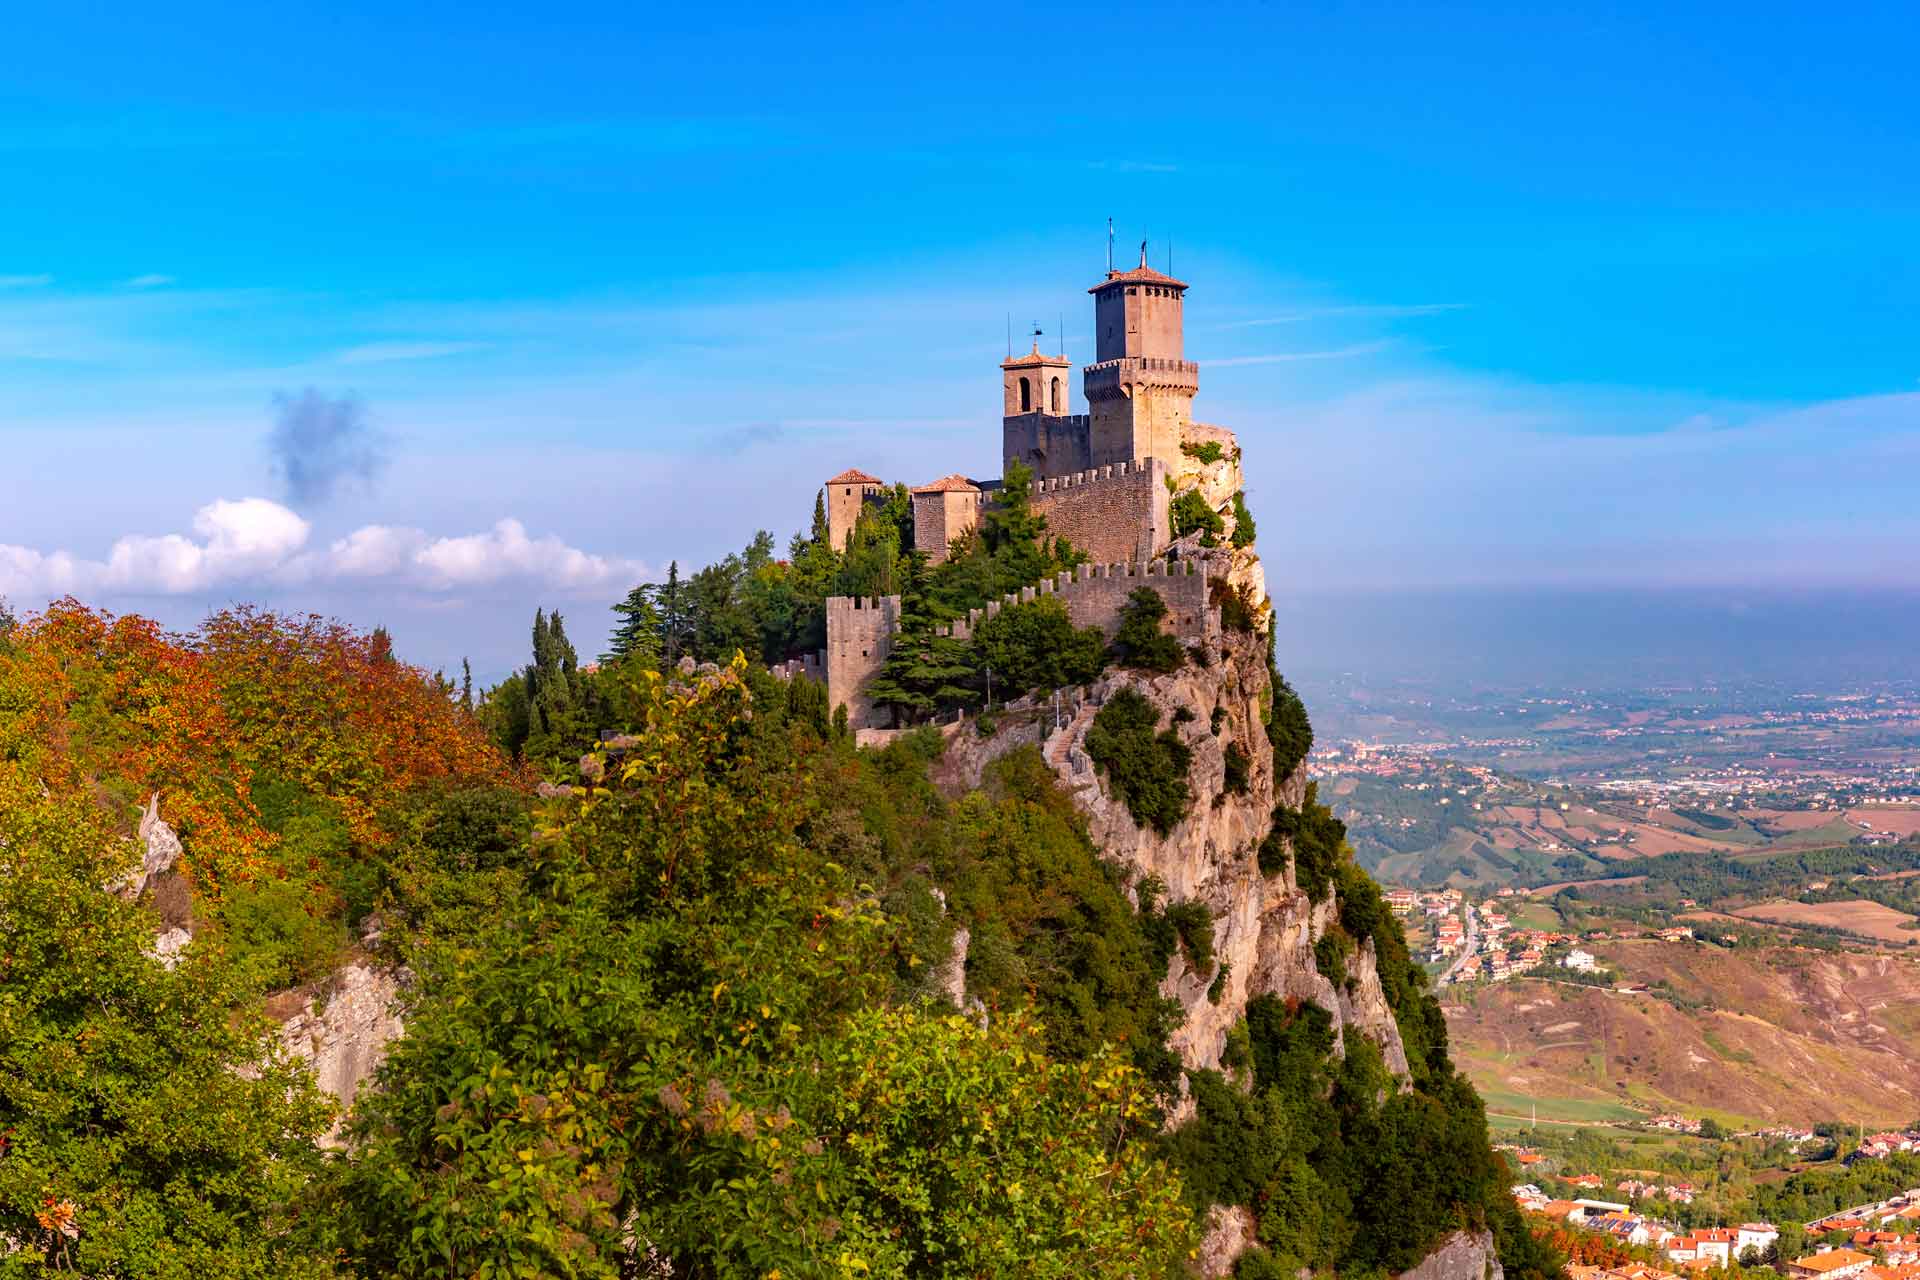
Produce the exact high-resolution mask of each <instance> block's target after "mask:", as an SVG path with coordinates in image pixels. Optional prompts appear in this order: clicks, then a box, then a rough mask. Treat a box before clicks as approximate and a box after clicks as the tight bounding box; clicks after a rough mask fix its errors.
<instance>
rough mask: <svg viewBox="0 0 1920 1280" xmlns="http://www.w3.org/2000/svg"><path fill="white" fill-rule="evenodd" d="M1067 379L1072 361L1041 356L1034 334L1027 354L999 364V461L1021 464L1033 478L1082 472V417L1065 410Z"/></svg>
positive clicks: (1069, 384)
mask: <svg viewBox="0 0 1920 1280" xmlns="http://www.w3.org/2000/svg"><path fill="white" fill-rule="evenodd" d="M1072 378H1073V362H1072V361H1071V360H1068V359H1067V357H1066V356H1065V355H1057V356H1050V355H1046V354H1045V353H1043V352H1042V351H1041V350H1040V334H1039V333H1038V332H1037V331H1036V332H1035V333H1034V335H1033V350H1031V351H1029V352H1027V354H1025V355H1023V356H1009V357H1008V358H1007V359H1005V360H1003V361H1001V363H1000V383H1001V392H1002V396H1001V398H1002V401H1003V408H1002V413H1001V419H1000V423H1001V450H1000V456H1001V460H1002V462H1003V463H1013V462H1023V463H1025V464H1026V465H1027V466H1029V467H1031V468H1033V471H1034V474H1035V475H1038V476H1061V475H1070V474H1072V473H1073V472H1076V471H1084V470H1086V469H1087V467H1088V466H1089V465H1090V463H1089V460H1088V455H1087V417H1086V415H1085V414H1073V413H1069V412H1067V410H1068V409H1069V408H1071V405H1070V403H1069V401H1070V399H1071V397H1072V394H1073V392H1072V388H1073V382H1072Z"/></svg>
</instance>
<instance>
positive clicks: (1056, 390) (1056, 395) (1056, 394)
mask: <svg viewBox="0 0 1920 1280" xmlns="http://www.w3.org/2000/svg"><path fill="white" fill-rule="evenodd" d="M1053 411H1054V412H1055V413H1059V412H1060V379H1058V378H1055V379H1054V380H1053Z"/></svg>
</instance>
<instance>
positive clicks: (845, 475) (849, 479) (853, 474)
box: [827, 467, 886, 484]
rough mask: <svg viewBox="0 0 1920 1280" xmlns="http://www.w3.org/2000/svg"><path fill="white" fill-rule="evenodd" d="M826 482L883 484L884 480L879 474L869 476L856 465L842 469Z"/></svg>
mask: <svg viewBox="0 0 1920 1280" xmlns="http://www.w3.org/2000/svg"><path fill="white" fill-rule="evenodd" d="M827 483H828V484H885V483H886V481H884V480H882V479H881V478H880V477H879V476H870V475H868V474H867V473H866V472H864V471H862V470H860V468H858V467H848V468H847V469H846V470H845V471H842V472H841V473H840V474H839V475H837V476H835V477H834V478H833V479H831V480H829V481H827Z"/></svg>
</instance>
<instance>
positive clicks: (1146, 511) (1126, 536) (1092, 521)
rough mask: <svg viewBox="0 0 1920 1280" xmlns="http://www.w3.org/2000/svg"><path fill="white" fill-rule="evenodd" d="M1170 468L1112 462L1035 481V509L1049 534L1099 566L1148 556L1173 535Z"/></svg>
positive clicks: (1151, 461) (1154, 461)
mask: <svg viewBox="0 0 1920 1280" xmlns="http://www.w3.org/2000/svg"><path fill="white" fill-rule="evenodd" d="M1166 476H1167V466H1166V464H1165V463H1164V462H1161V461H1160V460H1159V459H1157V458H1143V459H1141V460H1140V461H1138V462H1113V463H1109V464H1107V465H1106V466H1101V467H1094V468H1091V469H1089V470H1086V471H1077V472H1074V473H1072V474H1070V475H1064V476H1052V477H1048V478H1046V479H1043V480H1036V481H1035V482H1034V484H1033V488H1032V490H1031V492H1030V501H1031V502H1032V505H1033V509H1034V511H1035V512H1036V513H1037V514H1039V515H1043V516H1045V517H1046V518H1047V532H1048V533H1049V534H1051V535H1052V536H1054V537H1057V538H1065V539H1066V540H1067V541H1068V542H1070V543H1072V544H1073V546H1074V548H1075V549H1076V550H1079V551H1082V552H1084V553H1085V554H1086V555H1087V556H1088V557H1089V558H1091V559H1093V560H1095V561H1097V562H1099V563H1101V564H1121V563H1126V562H1129V561H1135V560H1138V561H1142V562H1145V561H1147V560H1150V559H1151V558H1152V557H1153V556H1154V555H1156V554H1158V553H1159V552H1160V551H1161V549H1162V548H1164V547H1165V546H1166V545H1167V544H1168V543H1169V542H1171V541H1172V540H1173V539H1172V516H1171V515H1170V513H1169V511H1168V502H1169V500H1170V499H1169V497H1168V494H1167V485H1166Z"/></svg>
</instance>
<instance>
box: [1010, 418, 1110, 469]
mask: <svg viewBox="0 0 1920 1280" xmlns="http://www.w3.org/2000/svg"><path fill="white" fill-rule="evenodd" d="M1089 421H1090V420H1089V419H1088V417H1087V415H1086V414H1084V413H1076V414H1072V415H1067V416H1061V415H1057V414H1050V413H1021V414H1011V415H1009V416H1008V417H1006V418H1004V419H1002V420H1001V428H1000V437H1001V447H1000V457H1001V460H1002V462H1003V463H1007V464H1011V463H1014V462H1024V463H1026V464H1027V465H1028V466H1029V467H1032V468H1033V473H1034V475H1036V476H1040V477H1042V478H1046V477H1051V476H1067V475H1072V474H1074V473H1075V472H1078V471H1085V470H1086V469H1087V468H1088V467H1091V466H1092V465H1093V451H1092V445H1091V437H1090V436H1089V434H1088V433H1089V431H1090V430H1091V428H1090V426H1089Z"/></svg>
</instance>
